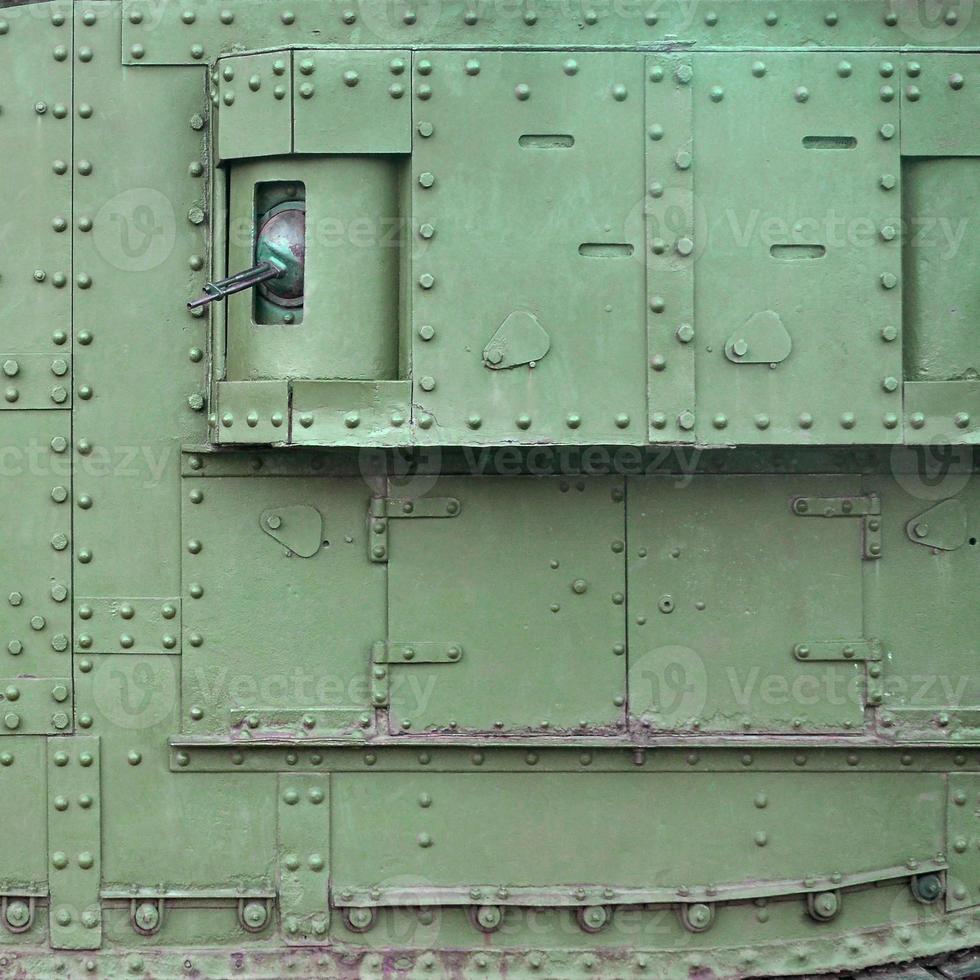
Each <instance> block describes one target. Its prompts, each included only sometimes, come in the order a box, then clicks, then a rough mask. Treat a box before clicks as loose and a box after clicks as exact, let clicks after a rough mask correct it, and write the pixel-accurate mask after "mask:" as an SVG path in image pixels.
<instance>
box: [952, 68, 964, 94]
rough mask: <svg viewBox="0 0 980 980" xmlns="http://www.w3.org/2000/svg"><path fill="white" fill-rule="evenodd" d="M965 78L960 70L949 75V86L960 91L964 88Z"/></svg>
mask: <svg viewBox="0 0 980 980" xmlns="http://www.w3.org/2000/svg"><path fill="white" fill-rule="evenodd" d="M963 82H964V78H963V76H962V75H961V74H960V73H959V72H954V73H953V74H952V75H950V76H949V87H950V88H951V89H953V90H954V91H955V92H958V91H959V90H960V89H961V88H963Z"/></svg>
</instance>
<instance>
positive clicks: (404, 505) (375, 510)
mask: <svg viewBox="0 0 980 980" xmlns="http://www.w3.org/2000/svg"><path fill="white" fill-rule="evenodd" d="M461 510H462V507H461V505H460V502H459V500H458V499H457V498H456V497H415V498H408V497H372V498H371V509H370V521H369V524H370V529H371V534H370V536H369V537H370V540H369V542H368V557H369V558H370V559H371V561H374V562H385V561H387V560H388V521H389V520H391V519H392V518H395V517H399V518H407V517H457V516H458V515H459V513H460V511H461Z"/></svg>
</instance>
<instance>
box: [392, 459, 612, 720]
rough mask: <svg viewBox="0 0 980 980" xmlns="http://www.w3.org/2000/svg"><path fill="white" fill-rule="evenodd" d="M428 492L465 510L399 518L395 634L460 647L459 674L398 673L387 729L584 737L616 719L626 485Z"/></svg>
mask: <svg viewBox="0 0 980 980" xmlns="http://www.w3.org/2000/svg"><path fill="white" fill-rule="evenodd" d="M432 495H433V497H436V498H444V497H450V498H453V499H456V500H458V501H459V503H460V511H459V516H458V517H456V518H455V519H454V520H441V519H432V520H426V519H422V520H397V521H392V522H391V524H390V526H389V529H388V535H389V537H390V539H391V557H390V560H389V563H388V635H389V637H390V638H391V640H392V641H393V642H394V641H399V640H403V639H404V638H406V637H407V638H413V637H423V638H425V639H426V641H427V642H430V643H437V642H439V643H445V644H447V649H448V646H449V645H458V646H459V648H460V649H461V650H463V651H465V653H464V654H463V655H462V656H461V658H460V660H459V662H458V664H453V665H452V667H451V669H448V668H447V665H446V664H445V663H442V662H440V663H431V664H418V665H412V666H411V667H409V668H403V667H400V666H399V667H397V669H396V670H394V672H393V675H392V683H391V689H390V703H391V709H390V725H391V728H392V730H393V731H403V732H404V731H408V730H411V731H412V732H425V731H430V730H440V731H458V732H466V731H479V732H488V733H505V732H508V733H513V732H515V731H522V732H531V731H539V732H544V733H555V734H558V733H561V732H568V733H571V734H581V735H587V734H588V733H589V732H590V731H596V730H602V731H609V732H611V731H614V730H615V729H616V728H617V727H618V726H621V725H622V723H623V721H624V715H625V693H626V692H625V688H624V682H625V663H624V661H625V656H624V654H625V622H624V619H625V581H624V568H623V560H622V554H623V549H624V537H623V534H624V495H623V482H622V480H621V479H620V478H617V477H597V478H593V479H589V480H575V479H558V478H541V479H535V478H527V479H521V478H513V479H511V478H501V477H495V478H492V479H491V478H487V479H479V478H467V477H461V478H452V477H442V478H440V479H439V480H438V482H437V483H436V484H435V485H434V486H433V488H432ZM421 499H422V498H420V499H419V500H418V501H416V503H417V504H420V503H421ZM502 511H505V512H506V513H507V514H508V520H507V522H506V524H502V523H501V521H500V519H499V516H500V513H501V512H502ZM504 556H506V557H504ZM504 569H506V571H504ZM462 595H466V596H472V597H478V598H476V600H475V601H467V602H461V601H459V597H460V596H462ZM503 609H506V610H507V614H506V615H503V614H502V612H501V610H503ZM568 636H574V637H575V638H576V639H575V643H574V645H573V646H571V647H570V646H569V645H568V643H567V639H566V638H567V637H568ZM392 648H393V647H392V644H389V651H390V650H391V649H392Z"/></svg>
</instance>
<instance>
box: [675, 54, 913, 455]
mask: <svg viewBox="0 0 980 980" xmlns="http://www.w3.org/2000/svg"><path fill="white" fill-rule="evenodd" d="M694 61H695V64H694V72H695V84H696V85H697V92H696V97H695V100H694V168H695V188H696V191H695V200H696V204H697V206H698V208H699V212H700V214H702V215H703V219H704V222H705V234H704V236H703V240H699V241H697V242H696V243H695V247H696V249H697V250H698V257H697V266H696V272H695V309H696V311H697V317H696V322H695V324H694V329H693V330H691V331H687V330H682V328H681V327H678V332H677V340H676V344H679V345H683V344H685V343H691V344H694V345H695V356H696V372H697V428H696V432H697V436H698V439H699V440H700V441H703V442H707V443H714V444H735V443H767V444H773V443H800V442H802V443H811V442H812V443H894V442H900V441H901V433H902V426H901V418H902V392H901V377H902V373H901V372H902V364H901V350H900V345H899V344H898V343H895V340H896V338H897V337H898V335H899V331H900V327H901V316H902V300H901V297H902V253H901V235H900V230H901V225H900V219H901V215H902V210H901V187H900V176H901V169H900V165H899V164H900V161H899V139H898V132H899V129H898V125H899V99H898V94H897V93H898V91H899V88H900V85H901V80H900V79H899V78H898V77H897V75H896V71H897V69H896V67H895V64H894V63H893V62H891V61H889V60H887V59H883V58H881V57H880V56H878V55H875V54H871V53H857V52H854V53H848V54H846V55H843V54H842V55H838V54H831V53H823V52H807V53H805V54H804V53H788V52H787V53H778V52H766V53H763V54H751V53H744V54H742V53H739V54H734V53H729V54H703V55H700V56H698V57H696V58H695V59H694Z"/></svg>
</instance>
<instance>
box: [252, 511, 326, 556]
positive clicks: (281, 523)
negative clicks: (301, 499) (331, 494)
mask: <svg viewBox="0 0 980 980" xmlns="http://www.w3.org/2000/svg"><path fill="white" fill-rule="evenodd" d="M259 527H261V528H262V530H263V531H265V533H266V534H268V535H269V537H270V538H272V539H273V540H274V541H278V542H279V544H281V545H282V546H283V547H284V548H285V549H286V550H287V551H290V552H292V553H293V554H294V555H298V556H299V557H300V558H312V557H313V556H314V555H316V554H317V553H318V552H319V551H320V548H321V547H322V545H323V515H322V514H321V513H320V512H319V511H318V510H317V509H316V507H311V506H309V505H308V504H292V505H291V506H288V507H270V508H269V509H268V510H264V511H262V515H261V517H260V518H259Z"/></svg>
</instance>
